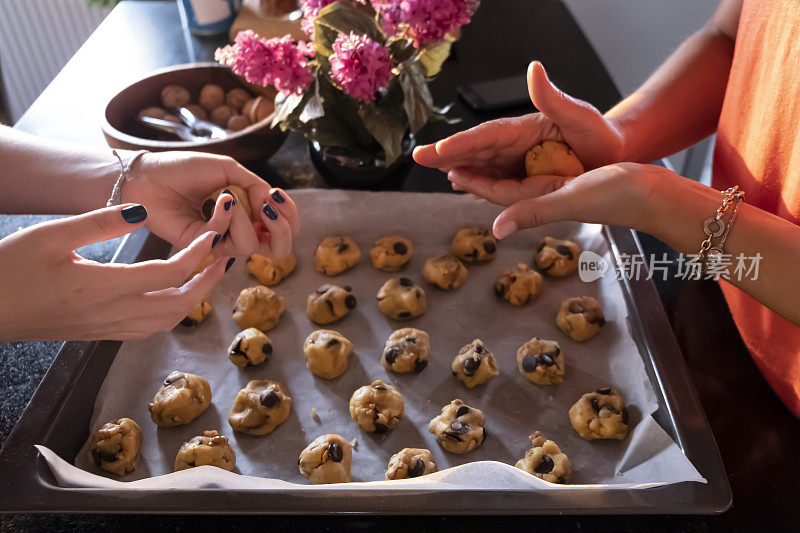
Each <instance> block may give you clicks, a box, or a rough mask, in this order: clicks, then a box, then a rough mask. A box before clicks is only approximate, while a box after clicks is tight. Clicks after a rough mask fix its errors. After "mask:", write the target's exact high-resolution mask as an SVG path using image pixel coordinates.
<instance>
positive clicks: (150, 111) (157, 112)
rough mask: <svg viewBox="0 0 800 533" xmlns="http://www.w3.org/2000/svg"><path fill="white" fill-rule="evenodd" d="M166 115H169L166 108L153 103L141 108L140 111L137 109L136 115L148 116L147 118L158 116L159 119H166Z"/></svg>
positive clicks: (140, 116)
mask: <svg viewBox="0 0 800 533" xmlns="http://www.w3.org/2000/svg"><path fill="white" fill-rule="evenodd" d="M167 115H170V113H168V112H167V110H166V109H164V108H163V107H158V106H155V105H154V106H150V107H146V108H144V109H142V110H141V111H139V114H138V115H137V116H138V117H139V118H142V117H149V118H158V119H161V120H167V118H166V117H167ZM170 116H175V115H170Z"/></svg>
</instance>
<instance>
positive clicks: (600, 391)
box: [595, 387, 611, 394]
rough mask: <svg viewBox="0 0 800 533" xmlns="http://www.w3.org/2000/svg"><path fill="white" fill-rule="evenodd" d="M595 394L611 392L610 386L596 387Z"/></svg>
mask: <svg viewBox="0 0 800 533" xmlns="http://www.w3.org/2000/svg"><path fill="white" fill-rule="evenodd" d="M595 392H597V394H611V387H603V388H601V389H597V391H595Z"/></svg>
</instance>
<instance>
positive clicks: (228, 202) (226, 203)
mask: <svg viewBox="0 0 800 533" xmlns="http://www.w3.org/2000/svg"><path fill="white" fill-rule="evenodd" d="M223 205H224V206H225V211H230V209H231V205H233V204H231V200H228V201H227V202H225V203H224V204H223Z"/></svg>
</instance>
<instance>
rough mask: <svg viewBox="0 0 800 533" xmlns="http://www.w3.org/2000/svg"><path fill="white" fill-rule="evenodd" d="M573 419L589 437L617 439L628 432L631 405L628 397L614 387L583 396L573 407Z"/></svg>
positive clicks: (591, 438) (586, 436)
mask: <svg viewBox="0 0 800 533" xmlns="http://www.w3.org/2000/svg"><path fill="white" fill-rule="evenodd" d="M569 421H570V422H571V423H572V427H573V428H575V431H577V432H578V433H579V434H580V436H581V437H583V438H584V439H586V440H593V439H617V440H622V439H624V438H625V437H626V436H627V435H628V409H627V408H626V407H625V399H624V398H623V397H622V396H621V395H620V394H619V393H618V392H617V391H616V389H614V388H612V387H605V388H601V389H597V390H596V391H593V392H589V393H587V394H584V395H583V396H581V398H580V400H578V401H577V402H575V404H574V405H573V406H572V407H570V408H569Z"/></svg>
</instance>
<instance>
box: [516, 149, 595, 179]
mask: <svg viewBox="0 0 800 533" xmlns="http://www.w3.org/2000/svg"><path fill="white" fill-rule="evenodd" d="M525 173H526V174H527V175H528V176H541V175H547V176H565V177H568V178H572V177H575V176H580V175H581V174H583V165H582V164H581V161H580V159H578V156H576V155H575V152H573V151H572V148H570V147H569V146H567V145H566V144H564V143H560V142H556V141H545V142H543V143H542V144H537V145H536V146H534V147H533V148H531V149H530V150H528V152H527V153H526V154H525Z"/></svg>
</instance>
